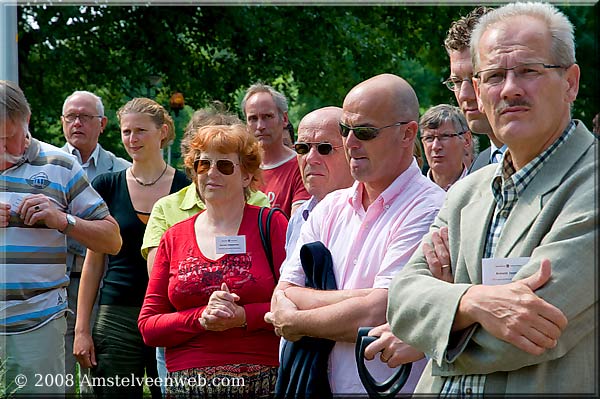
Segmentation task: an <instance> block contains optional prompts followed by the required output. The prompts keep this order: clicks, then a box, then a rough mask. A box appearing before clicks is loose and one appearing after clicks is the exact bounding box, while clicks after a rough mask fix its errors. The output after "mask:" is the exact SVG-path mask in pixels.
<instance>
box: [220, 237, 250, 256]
mask: <svg viewBox="0 0 600 399" xmlns="http://www.w3.org/2000/svg"><path fill="white" fill-rule="evenodd" d="M216 240H217V253H218V254H230V255H233V254H245V253H246V236H221V237H216Z"/></svg>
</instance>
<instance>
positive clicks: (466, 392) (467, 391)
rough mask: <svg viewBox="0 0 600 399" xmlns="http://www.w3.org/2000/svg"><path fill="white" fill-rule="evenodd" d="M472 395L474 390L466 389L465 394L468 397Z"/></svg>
mask: <svg viewBox="0 0 600 399" xmlns="http://www.w3.org/2000/svg"><path fill="white" fill-rule="evenodd" d="M472 393H473V390H472V389H471V388H467V389H465V394H466V395H471V394H472Z"/></svg>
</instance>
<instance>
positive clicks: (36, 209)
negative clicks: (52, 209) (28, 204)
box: [33, 205, 41, 212]
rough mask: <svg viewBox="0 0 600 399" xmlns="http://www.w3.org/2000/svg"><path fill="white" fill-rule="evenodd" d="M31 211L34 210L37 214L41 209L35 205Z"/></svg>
mask: <svg viewBox="0 0 600 399" xmlns="http://www.w3.org/2000/svg"><path fill="white" fill-rule="evenodd" d="M33 209H35V211H36V212H39V211H40V209H41V208H40V206H39V205H36V206H34V207H33Z"/></svg>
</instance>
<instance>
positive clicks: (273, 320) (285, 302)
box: [264, 290, 303, 342]
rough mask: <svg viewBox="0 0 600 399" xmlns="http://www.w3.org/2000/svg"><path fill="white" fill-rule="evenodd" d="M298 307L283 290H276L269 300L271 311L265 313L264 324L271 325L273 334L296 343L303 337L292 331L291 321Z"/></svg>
mask: <svg viewBox="0 0 600 399" xmlns="http://www.w3.org/2000/svg"><path fill="white" fill-rule="evenodd" d="M297 311H298V307H297V306H296V305H295V304H294V302H292V301H291V300H290V299H289V298H288V297H287V296H285V291H284V290H277V291H275V294H274V295H273V298H272V300H271V311H270V312H267V313H265V317H264V319H265V322H267V323H270V324H273V327H274V329H275V334H276V335H277V336H278V337H283V338H285V339H286V340H288V341H292V342H294V341H298V340H299V339H300V338H302V336H303V335H301V334H297V333H295V332H294V331H293V328H292V324H291V321H292V320H293V319H294V317H293V315H294V313H296V312H297Z"/></svg>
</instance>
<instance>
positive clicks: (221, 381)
mask: <svg viewBox="0 0 600 399" xmlns="http://www.w3.org/2000/svg"><path fill="white" fill-rule="evenodd" d="M276 382H277V367H271V366H263V365H257V364H229V365H225V366H214V367H203V368H192V369H187V370H181V371H175V372H173V373H170V372H169V373H167V381H166V393H167V398H169V399H175V398H176V399H179V398H194V399H195V398H207V399H209V398H210V399H212V398H226V399H246V398H248V399H250V398H270V397H271V396H272V395H273V392H274V391H275V383H276Z"/></svg>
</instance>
